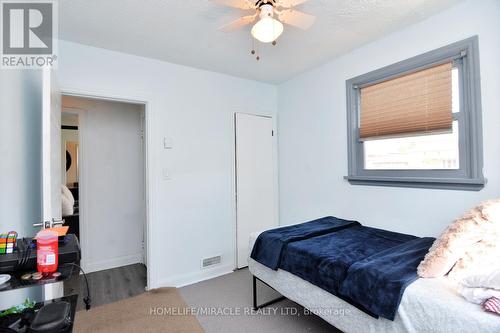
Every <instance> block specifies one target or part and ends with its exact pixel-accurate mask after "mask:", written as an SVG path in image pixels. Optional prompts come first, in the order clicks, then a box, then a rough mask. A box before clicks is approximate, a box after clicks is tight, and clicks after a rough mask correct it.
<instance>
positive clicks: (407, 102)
mask: <svg viewBox="0 0 500 333" xmlns="http://www.w3.org/2000/svg"><path fill="white" fill-rule="evenodd" d="M451 70H452V63H451V62H448V63H445V64H442V65H438V66H435V67H431V68H428V69H424V70H421V71H418V72H414V73H410V74H407V75H404V76H400V77H397V78H394V79H390V80H387V81H383V82H381V83H377V84H374V85H370V86H367V87H362V88H361V95H360V96H361V112H360V138H361V139H364V140H366V139H370V138H380V137H387V136H388V137H390V136H405V135H413V134H417V135H421V134H425V133H430V132H445V131H451V130H452V123H453V116H452V88H451Z"/></svg>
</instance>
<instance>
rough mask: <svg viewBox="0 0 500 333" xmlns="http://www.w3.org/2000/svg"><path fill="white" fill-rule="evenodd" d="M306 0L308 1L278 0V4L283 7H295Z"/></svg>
mask: <svg viewBox="0 0 500 333" xmlns="http://www.w3.org/2000/svg"><path fill="white" fill-rule="evenodd" d="M307 1H309V0H279V1H278V6H281V7H283V8H290V7H295V6H298V5H301V4H303V3H304V2H307Z"/></svg>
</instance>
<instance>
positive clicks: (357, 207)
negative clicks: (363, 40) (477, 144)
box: [278, 0, 500, 236]
mask: <svg viewBox="0 0 500 333" xmlns="http://www.w3.org/2000/svg"><path fill="white" fill-rule="evenodd" d="M499 18H500V2H499V1H495V0H481V1H466V2H463V3H461V4H459V5H457V6H456V7H453V8H451V9H449V10H447V11H445V12H442V13H440V14H438V15H436V16H434V17H431V18H429V19H427V20H426V21H423V22H421V23H418V24H416V25H414V26H411V27H409V28H406V29H404V30H401V31H399V32H396V33H393V34H391V35H389V36H387V37H385V38H383V39H380V40H377V41H375V42H373V43H371V44H368V45H366V46H363V47H361V48H359V49H356V50H354V51H352V52H351V53H349V54H347V55H344V56H342V57H340V58H337V59H334V60H332V61H331V62H330V63H328V64H326V65H324V66H321V67H318V68H316V69H314V70H311V71H309V72H306V73H304V74H302V75H300V76H298V77H296V78H294V79H292V80H290V81H288V82H286V83H284V84H282V85H280V86H279V90H278V100H279V102H278V109H279V115H280V117H279V151H280V154H279V163H280V217H281V223H282V224H287V223H297V222H301V221H305V220H308V219H312V218H315V217H320V216H324V215H328V214H332V215H335V216H339V217H344V218H352V219H357V220H359V221H360V222H362V223H363V224H366V225H371V226H377V227H382V228H387V229H391V230H396V231H401V232H407V233H413V234H417V235H430V236H436V235H438V234H439V233H440V232H441V231H442V230H443V229H444V228H445V227H446V226H447V225H448V224H449V223H450V222H451V221H452V220H453V219H454V218H455V217H457V216H458V215H460V214H461V213H463V212H464V211H465V210H467V209H468V208H469V207H471V206H472V205H474V204H476V203H478V202H480V201H481V200H484V199H488V198H494V197H500V145H499V143H500V112H499V110H500V100H499V92H500V61H499V59H500V34H499V32H500V19H499ZM473 35H479V48H480V61H481V64H480V66H481V86H482V108H483V130H484V135H483V139H484V175H485V177H487V179H488V184H487V185H486V187H485V188H484V189H483V190H482V191H480V192H465V191H450V190H428V189H409V188H390V187H368V186H353V185H350V184H349V183H348V182H347V181H345V180H343V176H345V175H347V134H346V129H347V125H346V91H345V81H346V80H347V79H349V78H352V77H354V76H357V75H360V74H364V73H367V72H369V71H372V70H375V69H378V68H381V67H383V66H386V65H390V64H392V63H395V62H398V61H401V60H404V59H407V58H410V57H413V56H416V55H418V54H421V53H424V52H426V51H430V50H433V49H436V48H439V47H441V46H445V45H447V44H450V43H452V42H456V41H459V40H461V39H464V38H467V37H471V36H473ZM329 42H331V43H334V42H335V41H334V40H333V41H329Z"/></svg>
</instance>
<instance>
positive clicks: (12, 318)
mask: <svg viewBox="0 0 500 333" xmlns="http://www.w3.org/2000/svg"><path fill="white" fill-rule="evenodd" d="M77 300H78V295H70V296H64V297H61V298H58V299H53V300H50V301H46V302H39V303H36V305H35V309H34V310H35V312H36V311H38V310H39V309H40V308H41V307H42V306H44V305H45V304H48V303H51V302H57V301H66V302H68V303H69V304H70V305H71V323H72V324H71V325H70V326H69V327H68V328H67V329H66V330H64V331H60V332H58V333H69V332H72V331H73V323H74V322H75V313H76V303H77ZM20 318H21V315H11V316H10V317H9V318H4V319H2V318H0V332H2V325H5V326H7V325H9V326H8V327H10V328H15V329H14V331H15V332H20V333H24V332H26V327H21V328H18V327H17V326H16V324H13V325H14V326H12V324H11V323H12V322H13V321H15V320H19V319H20Z"/></svg>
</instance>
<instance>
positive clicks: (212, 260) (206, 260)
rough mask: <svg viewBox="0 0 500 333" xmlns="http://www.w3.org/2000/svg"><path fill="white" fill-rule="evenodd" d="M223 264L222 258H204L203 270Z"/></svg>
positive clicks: (202, 261) (202, 262)
mask: <svg viewBox="0 0 500 333" xmlns="http://www.w3.org/2000/svg"><path fill="white" fill-rule="evenodd" d="M221 262H222V256H215V257H210V258H204V259H202V260H201V268H206V267H210V266H214V265H218V264H220V263H221Z"/></svg>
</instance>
